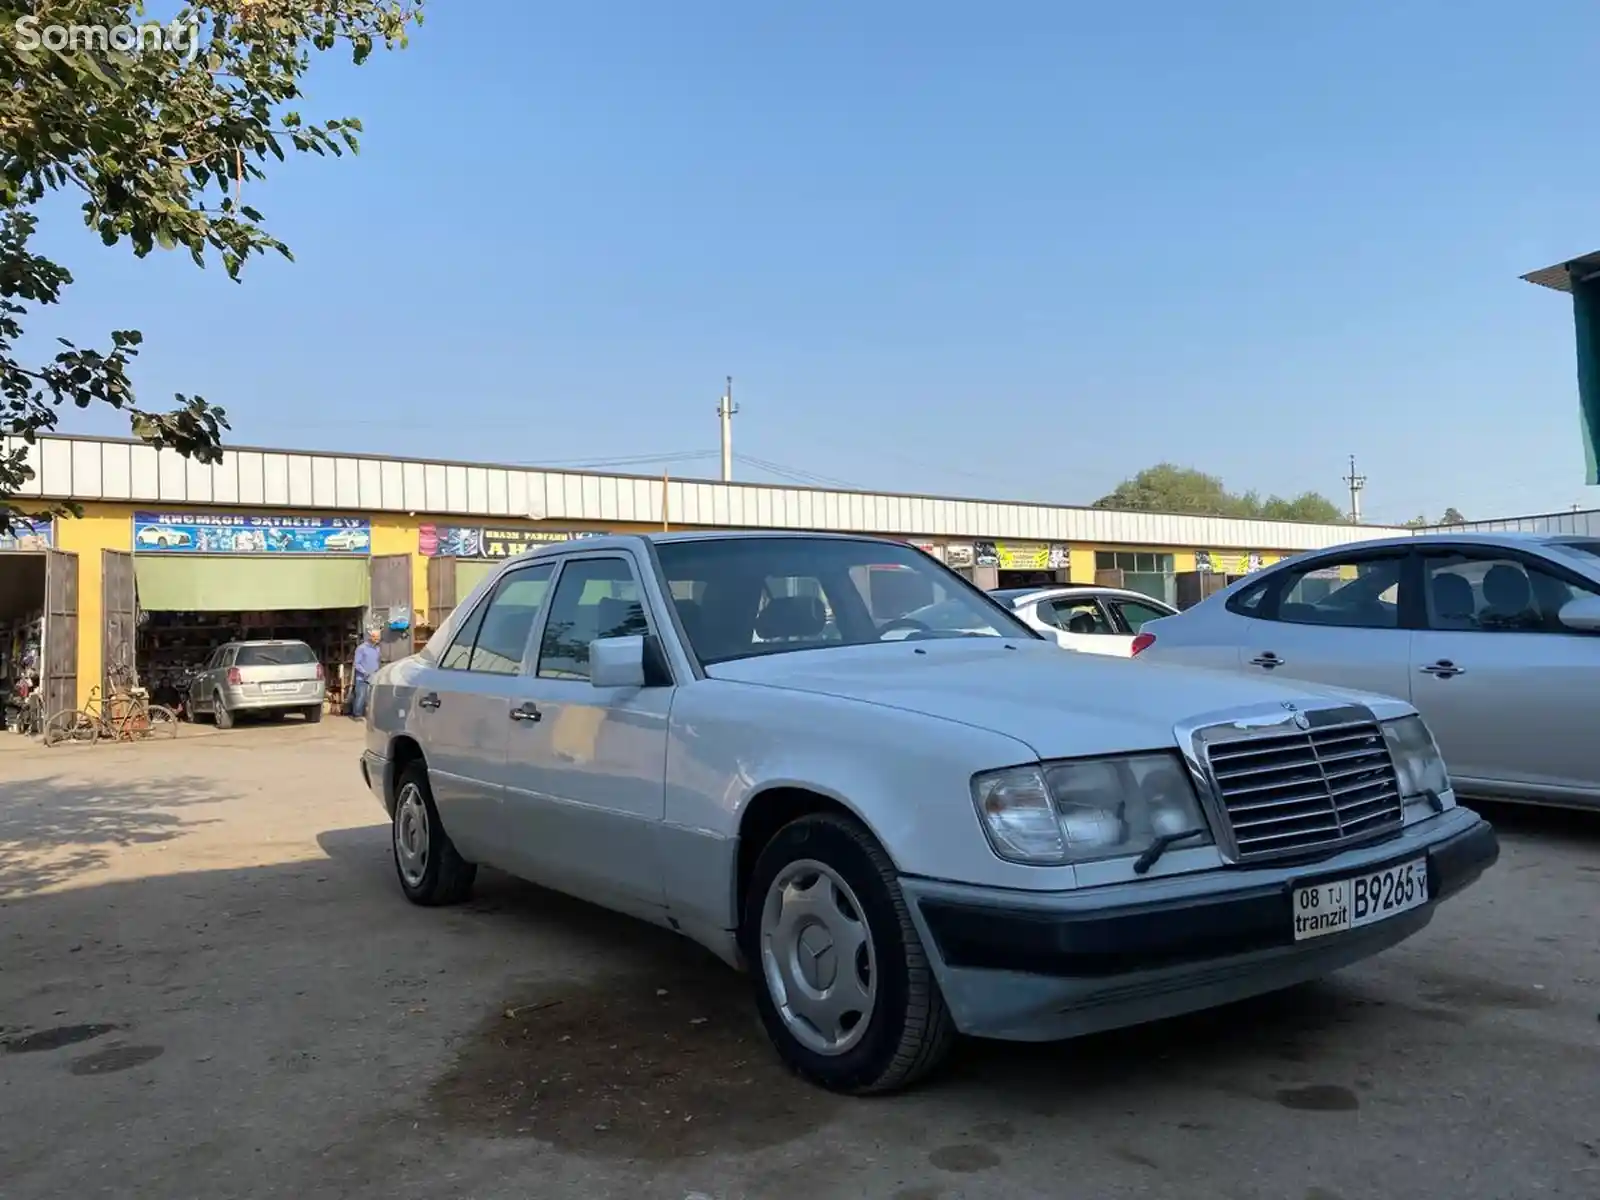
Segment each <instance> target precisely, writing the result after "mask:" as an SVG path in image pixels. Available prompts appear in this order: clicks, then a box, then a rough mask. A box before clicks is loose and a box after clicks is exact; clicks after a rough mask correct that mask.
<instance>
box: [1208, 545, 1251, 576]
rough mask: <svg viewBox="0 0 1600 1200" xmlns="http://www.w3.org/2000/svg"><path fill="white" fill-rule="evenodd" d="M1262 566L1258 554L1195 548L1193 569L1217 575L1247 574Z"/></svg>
mask: <svg viewBox="0 0 1600 1200" xmlns="http://www.w3.org/2000/svg"><path fill="white" fill-rule="evenodd" d="M1261 567H1262V562H1261V555H1259V554H1223V553H1221V552H1219V551H1216V550H1196V551H1195V552H1194V569H1195V570H1197V571H1200V572H1203V573H1209V574H1217V575H1248V574H1250V573H1251V572H1252V571H1259V570H1260V569H1261Z"/></svg>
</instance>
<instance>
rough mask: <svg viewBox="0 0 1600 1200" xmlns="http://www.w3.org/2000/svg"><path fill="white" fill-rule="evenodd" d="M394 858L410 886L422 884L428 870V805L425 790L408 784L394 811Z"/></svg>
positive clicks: (402, 876)
mask: <svg viewBox="0 0 1600 1200" xmlns="http://www.w3.org/2000/svg"><path fill="white" fill-rule="evenodd" d="M394 861H395V863H396V865H397V866H399V868H400V878H401V879H404V880H405V881H406V884H407V886H409V887H421V886H422V877H423V876H424V875H426V874H427V873H428V806H427V804H426V803H424V801H423V799H422V789H421V788H419V787H417V785H416V784H414V783H408V784H406V785H405V786H404V787H402V788H401V789H400V799H399V801H398V803H397V804H396V805H395V810H394Z"/></svg>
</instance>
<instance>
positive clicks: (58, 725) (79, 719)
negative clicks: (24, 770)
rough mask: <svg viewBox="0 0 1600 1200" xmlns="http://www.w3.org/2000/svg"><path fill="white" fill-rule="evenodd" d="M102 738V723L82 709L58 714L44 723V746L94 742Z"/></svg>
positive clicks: (67, 710)
mask: <svg viewBox="0 0 1600 1200" xmlns="http://www.w3.org/2000/svg"><path fill="white" fill-rule="evenodd" d="M99 737H100V722H99V721H97V720H95V719H94V717H92V716H90V715H89V714H88V713H86V712H85V711H84V710H83V709H81V708H70V709H66V710H64V711H62V712H58V713H56V714H55V716H53V717H51V718H50V719H49V720H48V721H46V722H45V723H44V744H45V745H46V746H59V745H60V744H61V743H62V742H93V741H97V740H98V739H99Z"/></svg>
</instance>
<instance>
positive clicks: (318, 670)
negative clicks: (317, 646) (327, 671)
mask: <svg viewBox="0 0 1600 1200" xmlns="http://www.w3.org/2000/svg"><path fill="white" fill-rule="evenodd" d="M323 677H324V676H323V674H322V664H321V663H318V664H317V678H318V679H322V678H323Z"/></svg>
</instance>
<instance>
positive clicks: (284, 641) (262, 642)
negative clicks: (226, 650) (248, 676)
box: [228, 638, 309, 648]
mask: <svg viewBox="0 0 1600 1200" xmlns="http://www.w3.org/2000/svg"><path fill="white" fill-rule="evenodd" d="M228 645H230V646H304V645H306V643H305V642H303V641H301V640H300V639H299V638H250V639H248V640H246V641H242V642H229V643H228ZM308 648H309V647H308Z"/></svg>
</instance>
